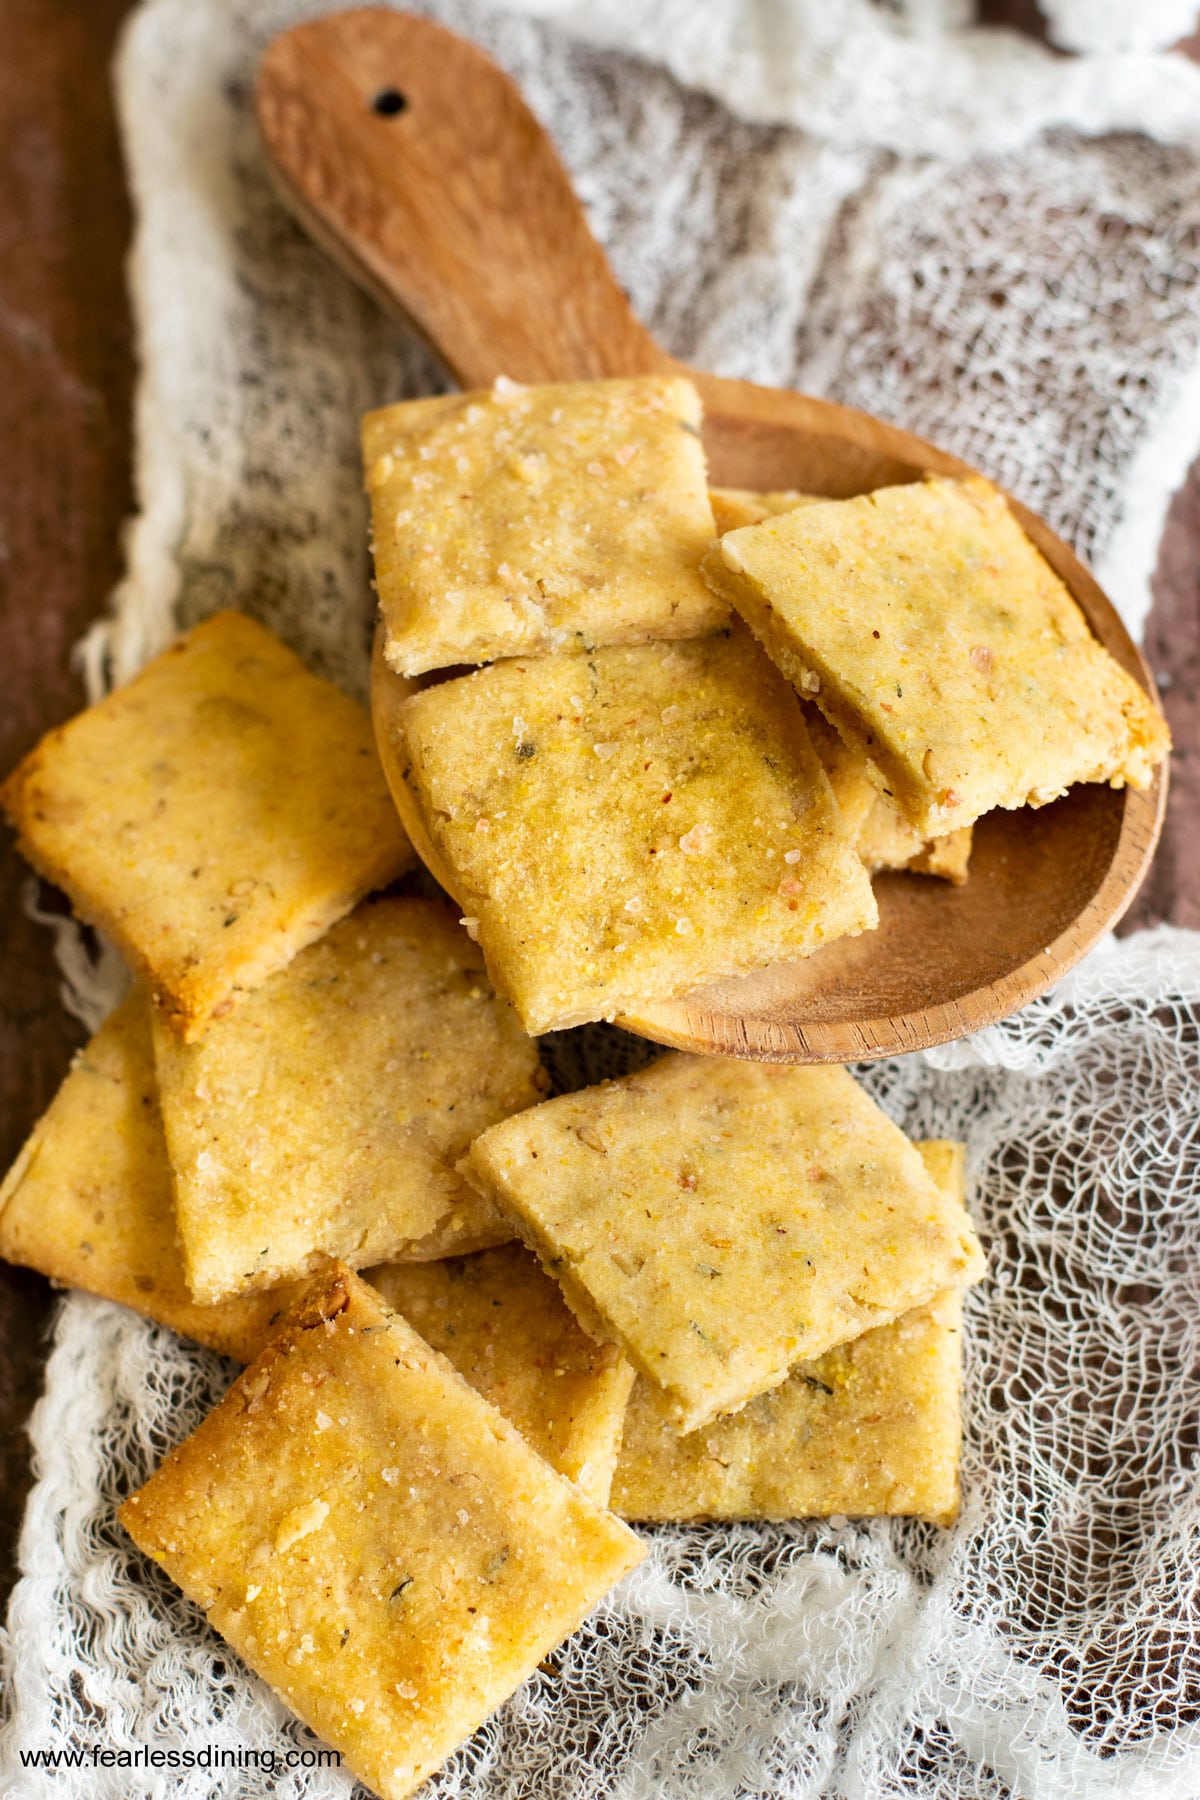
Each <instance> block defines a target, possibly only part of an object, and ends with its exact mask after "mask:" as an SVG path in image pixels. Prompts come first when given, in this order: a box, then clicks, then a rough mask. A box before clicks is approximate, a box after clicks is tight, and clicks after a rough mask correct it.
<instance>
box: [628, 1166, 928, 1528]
mask: <svg viewBox="0 0 1200 1800" xmlns="http://www.w3.org/2000/svg"><path fill="white" fill-rule="evenodd" d="M916 1147H917V1149H918V1150H919V1151H920V1153H921V1158H922V1160H923V1162H924V1163H925V1166H926V1168H927V1169H928V1170H929V1173H930V1174H931V1175H932V1176H933V1178H934V1180H935V1181H937V1183H938V1185H939V1186H940V1187H942V1188H943V1189H944V1190H945V1192H946V1193H947V1194H948V1195H951V1196H953V1197H954V1198H955V1199H956V1200H957V1201H958V1202H959V1203H960V1204H961V1203H962V1200H963V1188H964V1183H963V1146H962V1145H961V1144H955V1143H948V1142H944V1141H935V1142H931V1143H924V1144H918V1145H917V1146H916ZM961 1346H962V1296H961V1293H960V1292H959V1290H958V1289H957V1288H947V1289H945V1290H944V1291H943V1292H942V1293H941V1294H938V1295H937V1296H936V1297H935V1298H934V1299H933V1300H931V1301H930V1302H929V1304H928V1305H926V1306H921V1307H917V1308H915V1309H914V1311H912V1312H907V1313H904V1314H903V1315H902V1316H901V1317H900V1318H899V1319H897V1320H896V1321H895V1322H894V1323H893V1324H891V1325H879V1326H876V1327H875V1328H874V1329H873V1330H871V1331H866V1332H864V1333H863V1334H862V1336H861V1337H857V1338H854V1339H852V1340H851V1341H850V1342H849V1343H846V1344H841V1345H839V1346H838V1348H837V1349H836V1350H830V1351H827V1352H826V1354H825V1355H824V1356H821V1357H818V1358H817V1359H816V1361H815V1362H805V1363H800V1364H799V1365H798V1366H797V1367H796V1368H795V1369H793V1370H792V1372H791V1374H790V1375H789V1376H788V1378H787V1380H786V1381H784V1382H781V1383H780V1385H779V1386H778V1387H776V1388H772V1390H771V1392H770V1393H768V1394H760V1395H759V1397H758V1399H756V1400H752V1401H751V1402H750V1404H749V1405H748V1406H745V1407H743V1408H742V1410H741V1412H739V1413H735V1414H733V1416H732V1417H731V1418H725V1419H714V1420H712V1421H711V1422H710V1423H709V1424H708V1425H706V1426H703V1427H701V1429H700V1430H699V1431H694V1432H691V1433H689V1435H688V1436H687V1437H680V1436H679V1435H678V1433H677V1432H676V1431H675V1429H674V1427H673V1425H672V1423H671V1420H670V1419H669V1418H668V1417H667V1415H666V1413H665V1411H664V1409H663V1406H662V1403H661V1401H660V1399H659V1398H658V1396H657V1394H656V1392H655V1390H654V1388H653V1387H652V1386H651V1384H650V1383H649V1382H647V1381H639V1382H638V1383H637V1385H636V1386H635V1388H634V1391H633V1397H632V1399H631V1401H630V1404H629V1408H628V1411H627V1412H626V1415H625V1432H624V1437H623V1439H622V1442H621V1455H620V1459H619V1461H618V1464H617V1472H616V1475H615V1477H614V1480H613V1488H612V1506H613V1510H614V1511H615V1512H618V1513H620V1515H621V1516H622V1518H627V1519H642V1520H656V1521H683V1520H693V1519H801V1518H815V1517H822V1516H824V1517H827V1516H829V1515H830V1514H839V1513H840V1514H844V1515H846V1516H847V1517H851V1518H864V1517H870V1516H873V1515H876V1514H881V1513H884V1514H909V1515H914V1516H916V1517H917V1518H922V1519H930V1520H932V1521H933V1522H934V1523H935V1524H939V1525H950V1524H953V1522H954V1519H955V1517H956V1515H957V1512H958V1458H959V1448H960V1444H961V1439H962V1423H961V1411H960V1386H961V1367H962V1349H961Z"/></svg>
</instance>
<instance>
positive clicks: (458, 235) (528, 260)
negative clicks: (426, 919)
mask: <svg viewBox="0 0 1200 1800" xmlns="http://www.w3.org/2000/svg"><path fill="white" fill-rule="evenodd" d="M258 112H259V121H260V125H261V129H262V134H263V139H264V142H265V144H266V147H267V151H268V153H269V156H270V158H271V160H272V163H273V166H274V170H275V173H276V176H277V179H278V181H279V185H280V188H281V191H282V193H283V195H284V198H285V200H286V201H287V203H288V204H289V205H290V206H291V207H292V209H293V210H294V211H295V212H296V213H297V215H298V216H299V218H300V219H301V221H302V222H303V223H304V224H305V225H306V226H307V228H308V229H309V230H310V231H311V232H312V234H313V235H314V236H315V237H316V238H317V240H318V241H319V242H320V243H322V244H323V245H324V246H325V247H326V248H327V249H328V250H330V252H331V253H332V254H333V255H334V256H335V257H336V258H337V259H338V261H339V262H341V263H342V264H343V266H344V267H346V268H347V269H348V271H349V272H350V273H351V275H353V276H354V278H355V279H356V280H358V281H360V282H362V283H363V284H364V285H365V286H366V287H368V288H369V289H370V291H371V292H372V293H373V294H375V295H376V296H377V298H379V299H380V300H381V302H382V303H383V304H384V305H385V306H387V307H389V308H391V310H393V311H395V312H397V313H399V314H401V315H402V316H403V317H405V318H406V319H407V320H408V321H409V322H410V323H411V324H413V325H415V327H416V328H417V330H418V331H420V332H421V334H422V335H423V336H424V337H425V338H426V339H427V340H428V341H429V342H430V343H431V344H432V345H433V346H434V347H435V349H436V350H437V351H438V352H439V354H440V355H441V356H442V358H443V359H444V361H445V362H446V364H447V366H448V367H449V369H450V370H451V372H452V373H453V375H454V376H455V378H456V379H457V380H458V381H459V382H460V383H461V384H462V386H464V387H484V386H487V385H488V384H490V383H491V382H492V381H493V380H494V379H495V377H496V376H497V375H499V374H504V375H507V376H509V377H510V378H511V379H513V380H515V381H524V382H539V381H567V380H588V379H596V378H599V377H603V376H609V375H630V374H638V373H644V372H650V371H662V370H678V369H679V368H680V367H681V365H680V364H678V363H677V362H675V361H674V360H673V359H672V358H671V357H669V356H668V355H667V354H666V352H665V351H663V350H661V349H660V348H659V347H658V345H657V344H656V343H655V342H654V340H653V339H652V338H651V337H650V335H649V334H648V333H647V332H646V331H645V329H644V328H643V327H642V326H641V325H640V324H639V323H638V321H637V320H636V319H635V318H634V316H633V314H632V312H631V310H630V308H629V304H628V302H627V300H626V298H625V296H624V294H623V293H622V291H621V289H620V287H619V286H618V284H617V282H616V279H615V277H614V276H613V274H612V271H611V269H610V268H609V265H608V263H607V261H606V259H605V256H604V253H603V251H602V250H601V248H600V246H599V245H598V244H597V242H596V240H595V239H594V238H593V237H592V235H591V232H590V231H589V229H588V226H587V222H586V220H585V218H584V216H583V212H582V210H581V208H580V206H579V202H578V200H577V199H576V196H575V194H574V192H573V190H572V187H571V184H570V180H569V178H568V176H567V174H566V171H565V170H564V169H563V167H562V164H561V163H560V161H559V159H558V156H557V154H556V152H555V150H554V148H553V146H552V144H551V143H550V141H549V139H548V138H547V137H546V134H545V132H544V131H543V130H542V128H541V126H540V125H539V124H538V122H537V120H536V119H535V118H534V117H533V115H532V113H531V112H530V111H529V109H528V107H527V106H526V105H525V103H524V101H523V100H522V98H521V96H520V94H519V92H518V91H517V89H516V87H515V86H514V85H513V83H512V82H511V81H510V80H509V79H508V77H507V76H506V75H504V74H503V73H502V72H501V71H500V70H499V69H498V68H497V67H496V65H495V64H494V63H493V62H492V61H491V60H490V59H489V58H488V57H487V56H485V55H484V54H483V52H482V51H480V50H479V49H477V48H476V47H475V46H474V45H472V44H469V43H467V42H466V41H465V40H463V39H462V38H459V37H456V36H455V35H454V34H453V33H452V32H448V31H446V30H444V29H443V28H442V27H440V26H437V25H433V24H431V23H430V22H429V21H428V20H425V19H417V18H413V17H410V16H408V15H405V14H403V13H396V12H392V11H390V10H386V9H384V8H377V7H369V8H364V9H362V10H361V11H355V12H345V13H338V14H335V15H333V16H332V17H329V18H325V19H319V20H317V21H315V22H314V23H312V24H308V25H300V26H297V27H295V28H294V29H292V30H291V31H287V32H285V33H284V34H283V35H282V36H281V37H278V38H276V39H275V40H274V42H273V43H272V44H271V45H270V46H269V48H268V50H267V52H266V55H265V56H264V58H263V62H262V66H261V70H260V75H259V87H258ZM686 372H687V373H688V374H689V375H690V376H691V377H692V379H693V380H694V381H695V383H696V385H697V387H698V388H699V390H700V393H701V396H702V398H703V401H704V405H705V427H704V442H705V448H706V450H707V453H708V459H709V468H710V474H711V478H712V481H713V482H714V484H717V485H722V486H728V487H749V488H800V489H804V490H807V491H809V492H815V493H822V494H828V495H831V496H834V497H839V498H840V497H846V496H849V495H852V494H858V493H864V492H866V491H868V490H869V489H871V488H875V487H882V486H885V485H887V484H889V483H892V482H900V481H911V480H915V479H917V478H918V477H919V476H921V475H922V474H924V473H926V472H928V471H933V472H936V473H939V474H948V475H962V474H966V473H968V472H969V471H968V468H967V465H966V464H965V463H962V462H960V461H959V460H958V459H957V458H956V457H953V456H950V455H948V454H947V453H946V452H945V451H942V450H938V449H937V448H936V447H935V446H934V445H932V444H928V443H925V442H924V441H923V440H922V439H920V438H917V437H914V436H912V435H911V434H910V433H908V432H905V431H901V430H899V429H898V428H897V427H895V426H892V425H888V424H885V423H884V422H883V421H882V420H879V419H874V418H871V417H869V416H868V415H867V414H865V413H859V412H855V411H853V410H852V409H851V408H849V407H843V406H836V405H834V404H832V403H831V402H829V401H824V400H814V399H811V398H809V397H807V396H805V395H802V394H793V393H786V392H783V391H780V390H777V389H772V388H761V387H756V386H754V385H752V384H751V383H749V382H741V381H728V380H725V379H722V378H720V377H717V376H713V375H708V374H705V373H704V372H703V371H701V370H687V371H686ZM386 398H387V396H385V395H380V402H381V403H382V402H383V401H384V400H385V399H386ZM1012 504H1013V508H1014V511H1015V513H1016V515H1017V517H1018V518H1019V519H1020V521H1021V524H1022V525H1023V526H1024V528H1025V530H1026V531H1027V532H1028V534H1029V536H1030V537H1031V538H1032V539H1033V541H1034V543H1035V544H1036V545H1037V546H1038V548H1039V550H1040V551H1041V552H1042V554H1043V555H1044V556H1045V557H1046V559H1047V561H1048V562H1049V563H1050V564H1051V566H1052V567H1053V568H1054V569H1055V570H1056V571H1057V573H1058V574H1059V575H1060V576H1061V578H1062V579H1063V581H1064V582H1065V583H1066V585H1067V587H1068V588H1069V589H1070V591H1071V593H1072V594H1073V595H1074V597H1075V599H1076V601H1077V602H1078V604H1079V606H1080V607H1081V609H1082V610H1083V612H1084V614H1085V616H1086V617H1087V620H1088V623H1089V624H1090V626H1091V628H1092V630H1093V632H1094V633H1095V635H1096V637H1097V638H1098V639H1099V640H1100V641H1101V643H1103V644H1104V646H1105V647H1106V649H1108V650H1109V651H1110V652H1111V654H1112V655H1113V656H1114V657H1115V658H1116V660H1117V661H1118V662H1119V663H1120V664H1121V665H1122V666H1123V667H1124V668H1125V669H1127V670H1128V671H1129V673H1130V674H1131V675H1132V676H1133V677H1134V678H1135V680H1137V681H1138V682H1140V683H1141V685H1142V686H1143V687H1144V688H1145V690H1146V691H1147V693H1149V694H1151V695H1154V686H1153V683H1152V681H1151V679H1150V674H1149V671H1148V669H1147V668H1146V665H1145V663H1144V661H1143V659H1142V657H1141V655H1140V653H1139V651H1138V649H1137V647H1136V645H1135V644H1134V643H1133V642H1132V640H1131V639H1130V637H1129V635H1128V633H1127V632H1126V630H1125V628H1124V626H1123V625H1122V623H1121V620H1120V618H1119V616H1118V615H1117V613H1116V611H1115V609H1114V608H1113V606H1112V605H1111V603H1110V602H1109V601H1108V600H1107V599H1106V597H1105V595H1104V594H1103V593H1102V591H1101V589H1100V588H1099V587H1098V586H1097V584H1096V582H1095V580H1094V579H1093V577H1092V576H1091V575H1090V574H1089V573H1088V571H1087V570H1086V569H1085V568H1084V567H1083V565H1082V564H1081V563H1080V562H1079V560H1078V558H1077V557H1076V556H1075V555H1074V554H1073V552H1072V551H1071V550H1070V549H1068V547H1067V546H1066V545H1065V544H1064V543H1062V542H1061V541H1060V540H1059V539H1058V538H1057V537H1056V536H1055V535H1054V533H1053V532H1052V531H1051V530H1050V528H1049V527H1048V526H1047V525H1046V524H1045V523H1044V522H1043V521H1042V520H1041V519H1039V518H1037V517H1036V515H1034V514H1032V513H1030V512H1028V511H1027V510H1026V509H1025V508H1024V507H1022V506H1021V505H1020V504H1019V503H1017V502H1016V501H1013V502H1012ZM406 691H408V687H407V686H406V684H405V683H403V682H401V681H400V679H399V678H398V677H397V676H395V675H393V674H392V673H391V671H390V670H388V669H387V667H386V665H385V664H384V662H383V660H382V656H381V654H380V651H379V646H378V642H377V644H376V652H375V659H374V668H373V672H372V709H373V712H374V715H375V722H376V734H377V738H378V742H379V748H380V754H381V756H382V759H383V765H384V769H385V772H386V774H387V777H388V780H389V783H390V784H391V786H392V791H393V793H394V794H395V796H396V800H397V805H398V807H399V808H400V811H401V815H402V817H404V818H405V820H406V822H407V823H408V824H409V825H410V829H412V830H413V835H414V841H415V842H416V845H417V848H418V850H419V851H421V853H422V855H423V856H424V857H425V859H426V861H428V862H430V865H431V869H432V872H433V873H434V875H435V876H438V878H439V879H442V878H443V877H444V876H445V875H446V874H447V873H448V871H446V870H444V869H442V870H439V868H438V866H437V865H438V858H437V856H436V852H435V851H434V850H433V848H432V846H431V845H430V844H429V842H428V838H427V835H426V834H425V832H424V831H423V829H422V828H421V825H420V820H419V818H418V817H415V816H414V809H413V806H412V803H411V798H410V796H409V795H408V793H407V790H406V788H405V785H404V781H403V743H402V739H401V737H400V735H399V732H400V726H399V721H398V716H397V708H398V705H399V701H400V700H401V699H402V698H403V695H404V693H405V692H406ZM1166 790H1167V772H1166V767H1165V765H1164V766H1163V767H1161V768H1160V769H1159V770H1158V772H1157V774H1156V776H1155V779H1154V783H1153V785H1152V786H1151V787H1150V788H1149V789H1148V790H1147V791H1146V792H1144V793H1135V792H1134V791H1132V790H1130V789H1122V790H1119V791H1118V790H1113V789H1111V788H1106V787H1100V786H1088V787H1079V788H1076V789H1074V790H1073V791H1072V792H1071V793H1070V794H1068V795H1067V796H1066V797H1065V798H1064V799H1062V800H1059V801H1057V802H1055V803H1054V804H1053V805H1052V806H1047V807H1043V808H1041V809H1039V810H1036V811H1035V810H1031V809H1028V808H1026V809H1023V810H1021V811H1019V812H997V813H991V814H989V815H988V816H987V817H985V818H983V819H981V820H980V821H979V822H978V824H977V825H976V827H975V846H974V851H973V854H972V858H971V873H970V879H969V880H968V882H967V883H966V885H965V886H964V887H962V888H953V887H950V886H948V885H947V884H946V883H944V882H941V881H936V880H933V879H931V878H929V877H925V876H914V875H885V876H881V877H880V878H879V880H878V882H877V886H876V891H877V894H878V899H879V913H880V924H879V928H878V930H877V931H874V932H870V933H867V934H865V935H864V936H862V937H859V938H848V939H843V940H842V941H840V942H837V943H834V944H831V945H829V946H828V947H827V948H826V949H823V950H821V951H820V952H819V953H818V954H817V955H815V956H813V957H810V958H809V959H808V960H807V961H804V962H799V963H785V964H777V965H775V966H773V967H771V968H767V969H762V970H759V971H757V972H756V973H755V974H753V975H745V976H739V977H736V978H733V979H730V980H727V981H722V982H717V983H714V984H713V985H712V986H710V987H707V988H703V989H700V990H697V991H696V992H695V993H692V994H689V995H687V996H685V997H684V998H682V999H678V1000H669V1001H663V1002H661V1003H658V1004H656V1005H652V1006H650V1005H648V1006H645V1007H643V1008H641V1009H640V1010H639V1011H638V1013H637V1014H636V1016H627V1017H624V1018H622V1019H621V1021H620V1023H622V1024H623V1025H625V1026H627V1027H628V1028H629V1029H630V1030H633V1031H637V1032H640V1033H642V1034H643V1035H645V1036H647V1037H651V1038H655V1039H657V1040H658V1041H660V1042H662V1043H665V1044H673V1045H677V1046H679V1047H681V1048H684V1049H689V1050H698V1051H705V1052H713V1053H720V1054H724V1055H735V1056H746V1057H755V1058H760V1059H763V1060H770V1061H786V1062H847V1061H855V1060H860V1059H867V1058H872V1057H878V1056H887V1055H892V1054H895V1053H897V1052H900V1051H906V1050H917V1049H921V1048H922V1047H924V1046H926V1045H929V1044H937V1043H943V1042H945V1041H947V1040H948V1039H951V1038H956V1037H961V1036H963V1035H964V1034H965V1033H967V1032H969V1031H974V1030H977V1029H978V1028H979V1027H981V1026H984V1025H988V1024H993V1023H994V1022H995V1021H996V1020H998V1019H1001V1018H1004V1017H1005V1016H1006V1015H1007V1014H1008V1013H1010V1012H1013V1011H1014V1010H1015V1009H1016V1008H1017V1007H1019V1006H1022V1005H1024V1004H1025V1002H1026V1001H1028V1000H1031V999H1033V998H1034V997H1035V996H1036V995H1037V994H1040V993H1042V992H1043V991H1044V990H1045V989H1046V988H1047V987H1049V986H1050V985H1051V983H1052V982H1053V981H1055V980H1056V979H1057V978H1058V977H1059V976H1060V975H1061V974H1063V973H1064V972H1065V970H1067V969H1069V968H1070V967H1071V966H1072V964H1074V963H1075V962H1077V961H1078V960H1079V958H1080V957H1081V956H1082V955H1083V954H1084V953H1085V952H1086V951H1087V950H1089V949H1090V948H1091V947H1092V945H1093V944H1094V943H1095V942H1096V941H1097V939H1098V938H1099V937H1100V936H1102V934H1103V933H1104V932H1105V931H1107V930H1109V929H1110V928H1111V926H1112V925H1113V924H1115V922H1116V921H1117V919H1119V918H1120V916H1121V914H1122V913H1123V912H1124V910H1125V908H1126V907H1127V906H1128V904H1129V902H1130V900H1131V899H1132V898H1133V895H1134V893H1135V892H1136V890H1137V887H1138V885H1139V883H1140V881H1141V879H1142V876H1143V875H1144V873H1145V871H1146V868H1147V865H1148V864H1149V861H1150V858H1151V855H1152V854H1153V850H1154V846H1155V843H1156V842H1157V839H1158V833H1159V830H1160V828H1161V824H1162V817H1163V811H1164V808H1165V804H1166Z"/></svg>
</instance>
